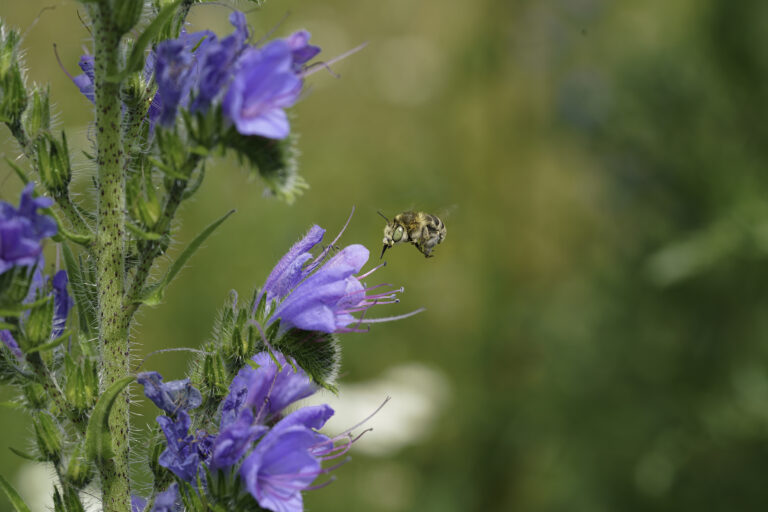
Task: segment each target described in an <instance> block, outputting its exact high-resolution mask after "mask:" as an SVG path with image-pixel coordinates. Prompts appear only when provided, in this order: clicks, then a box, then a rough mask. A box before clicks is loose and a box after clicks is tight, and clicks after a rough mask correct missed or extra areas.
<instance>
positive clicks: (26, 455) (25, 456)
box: [8, 446, 45, 462]
mask: <svg viewBox="0 0 768 512" xmlns="http://www.w3.org/2000/svg"><path fill="white" fill-rule="evenodd" d="M8 449H9V450H11V451H12V452H13V453H14V454H16V455H18V456H19V457H21V458H22V459H27V460H33V461H35V462H45V459H43V458H40V457H35V456H34V455H30V454H29V453H26V452H23V451H21V450H17V449H16V448H14V447H13V446H9V447H8Z"/></svg>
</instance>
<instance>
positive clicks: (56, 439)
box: [34, 413, 61, 463]
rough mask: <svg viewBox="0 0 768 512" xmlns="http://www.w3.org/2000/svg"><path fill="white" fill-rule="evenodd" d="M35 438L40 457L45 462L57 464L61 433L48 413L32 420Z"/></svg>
mask: <svg viewBox="0 0 768 512" xmlns="http://www.w3.org/2000/svg"><path fill="white" fill-rule="evenodd" d="M34 426H35V437H36V438H37V448H38V450H40V455H42V456H43V458H44V459H45V460H49V461H51V462H53V463H58V462H59V460H61V432H60V431H59V427H58V426H56V424H55V423H54V421H53V418H51V416H50V415H49V414H48V413H42V414H39V415H38V416H37V417H36V418H35V419H34Z"/></svg>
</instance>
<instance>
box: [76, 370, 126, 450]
mask: <svg viewBox="0 0 768 512" xmlns="http://www.w3.org/2000/svg"><path fill="white" fill-rule="evenodd" d="M135 378H136V377H135V376H133V375H129V376H127V377H123V378H122V379H120V380H118V381H116V382H115V383H114V384H112V385H111V386H109V388H107V390H106V391H104V393H103V394H102V395H101V396H100V397H99V401H98V402H96V406H95V407H94V408H93V412H92V413H91V417H90V419H89V420H88V427H87V429H86V431H85V455H86V460H88V462H91V463H95V462H101V461H106V460H109V459H111V458H112V456H113V452H112V438H111V436H110V435H109V425H108V424H107V420H108V419H109V413H110V411H111V410H112V406H113V405H115V399H117V397H118V395H120V392H121V391H122V390H123V389H124V388H125V387H126V386H127V385H128V384H130V383H131V382H132V381H133V380H134V379H135Z"/></svg>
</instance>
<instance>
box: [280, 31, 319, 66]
mask: <svg viewBox="0 0 768 512" xmlns="http://www.w3.org/2000/svg"><path fill="white" fill-rule="evenodd" d="M310 37H311V36H310V34H309V32H307V31H306V30H299V31H297V32H294V33H293V34H291V35H290V36H288V38H287V39H286V41H287V42H288V46H290V48H291V55H292V57H293V70H294V71H296V72H300V71H302V70H303V69H304V64H306V63H307V62H309V61H310V60H312V59H313V58H314V57H315V56H316V55H317V54H318V53H320V47H319V46H314V45H311V44H309V38H310Z"/></svg>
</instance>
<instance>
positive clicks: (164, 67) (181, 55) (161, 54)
mask: <svg viewBox="0 0 768 512" xmlns="http://www.w3.org/2000/svg"><path fill="white" fill-rule="evenodd" d="M215 37H216V36H215V35H214V34H213V32H209V31H202V32H195V33H193V34H182V35H181V36H179V38H178V39H169V40H167V41H163V42H162V43H160V44H158V45H157V49H156V51H155V52H156V54H155V59H156V63H155V81H156V82H157V94H158V95H159V96H160V100H159V108H160V114H159V121H160V123H161V124H164V125H166V126H168V125H171V124H173V122H174V121H175V120H176V111H177V109H178V108H179V107H180V106H184V105H186V102H187V99H188V96H189V92H190V90H191V89H192V86H193V84H194V80H195V78H196V72H197V66H196V63H195V59H194V57H193V53H192V50H193V49H195V48H196V49H197V51H200V48H201V47H203V45H205V44H207V43H206V40H207V39H209V38H215Z"/></svg>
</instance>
